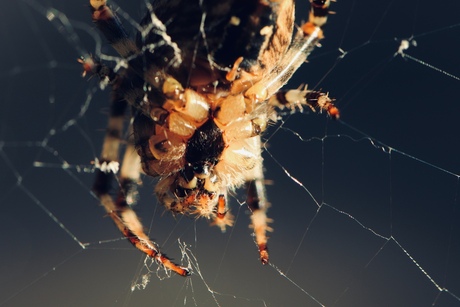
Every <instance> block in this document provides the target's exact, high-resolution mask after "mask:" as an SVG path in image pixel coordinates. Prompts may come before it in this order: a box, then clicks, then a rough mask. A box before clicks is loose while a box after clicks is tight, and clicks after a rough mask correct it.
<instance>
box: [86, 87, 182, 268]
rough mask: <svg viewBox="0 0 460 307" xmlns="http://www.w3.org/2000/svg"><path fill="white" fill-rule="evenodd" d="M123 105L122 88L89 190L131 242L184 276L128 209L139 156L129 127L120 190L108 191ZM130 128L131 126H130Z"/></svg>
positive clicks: (115, 93)
mask: <svg viewBox="0 0 460 307" xmlns="http://www.w3.org/2000/svg"><path fill="white" fill-rule="evenodd" d="M114 86H115V85H114ZM126 107H127V102H126V100H125V99H124V94H123V91H116V90H114V91H113V96H112V103H111V110H110V117H109V122H108V127H107V131H106V135H105V138H104V143H103V147H102V153H101V157H100V159H99V161H97V170H96V179H95V182H94V185H93V191H94V193H95V194H96V195H97V197H98V198H99V200H100V202H101V204H102V205H103V206H104V208H105V210H106V212H107V214H108V215H109V216H110V217H111V218H112V220H113V221H114V222H115V225H116V226H117V227H118V229H119V230H120V231H121V232H122V233H123V235H124V236H125V237H126V238H127V239H128V240H129V241H130V242H131V244H133V245H134V246H135V247H136V248H137V249H139V250H140V251H142V252H144V253H145V254H147V255H148V256H149V257H151V258H153V259H155V260H156V261H158V262H159V263H161V264H163V266H165V267H166V268H168V269H170V270H172V271H174V272H176V273H177V274H179V275H181V276H187V275H189V274H190V272H189V270H188V269H186V268H184V267H180V266H178V265H176V264H174V263H172V262H171V261H170V260H169V259H168V258H167V257H166V256H165V255H163V254H161V252H160V251H159V250H158V248H157V247H156V246H155V245H154V243H153V242H152V241H151V240H150V239H149V238H148V236H147V235H146V234H145V232H144V229H143V228H144V227H143V226H142V223H141V222H140V220H139V218H138V216H137V215H136V213H135V212H134V210H133V209H132V208H131V205H133V204H135V202H136V200H137V186H138V183H139V177H140V157H139V156H138V155H137V153H136V149H135V146H134V141H133V137H132V135H133V134H132V130H130V135H131V138H130V139H129V140H128V145H127V147H126V151H125V155H124V158H123V165H122V168H121V172H120V178H119V184H120V190H119V193H118V196H117V198H116V200H114V199H113V198H112V196H111V195H110V194H109V193H110V191H111V181H112V179H113V177H114V174H115V173H116V172H117V171H118V162H117V161H118V159H119V154H118V152H119V148H120V144H121V137H122V131H123V125H124V113H125V110H126ZM130 129H132V128H131V125H130Z"/></svg>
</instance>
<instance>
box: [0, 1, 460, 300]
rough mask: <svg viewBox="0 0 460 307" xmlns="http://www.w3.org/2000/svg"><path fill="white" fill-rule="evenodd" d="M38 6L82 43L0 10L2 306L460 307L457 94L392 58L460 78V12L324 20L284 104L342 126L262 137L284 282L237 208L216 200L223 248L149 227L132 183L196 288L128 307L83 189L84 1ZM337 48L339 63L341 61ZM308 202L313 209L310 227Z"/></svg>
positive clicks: (137, 261)
mask: <svg viewBox="0 0 460 307" xmlns="http://www.w3.org/2000/svg"><path fill="white" fill-rule="evenodd" d="M299 2H302V3H299V12H302V13H303V16H299V17H298V20H299V22H300V19H302V18H304V19H305V16H306V14H305V12H306V11H307V8H306V7H307V5H306V2H307V1H299ZM304 2H305V3H304ZM391 2H392V3H391ZM35 3H36V4H40V5H43V6H44V7H46V8H50V7H54V8H56V9H58V10H59V11H61V12H63V13H65V14H66V15H67V16H68V18H69V19H70V24H71V25H72V26H73V27H74V28H75V31H76V33H77V35H78V38H79V41H80V42H79V43H76V42H75V41H74V42H72V43H69V41H68V39H67V38H68V37H67V36H64V35H62V34H61V33H59V31H58V29H57V28H56V27H55V26H54V25H53V24H52V23H50V22H49V21H48V20H47V19H46V18H45V16H44V14H43V13H40V12H38V11H37V10H35V9H33V8H32V7H31V6H29V5H26V4H25V3H24V2H22V1H1V2H0V37H1V43H0V45H1V46H2V47H1V48H0V55H1V56H0V103H1V111H0V305H2V306H183V305H185V306H195V305H197V306H216V305H218V304H220V306H318V305H319V304H318V303H317V302H315V300H313V299H312V298H311V297H310V295H311V296H312V297H314V298H315V299H316V300H317V301H318V302H320V303H322V304H324V305H326V306H431V305H432V304H434V305H435V306H460V299H459V297H460V225H459V221H460V208H459V206H460V204H459V203H460V200H459V196H458V191H459V181H458V175H457V174H459V171H460V162H459V157H460V140H459V132H460V129H459V125H458V115H459V111H460V100H459V93H460V81H459V80H458V79H457V78H453V77H449V76H447V75H445V74H442V73H441V72H439V71H435V70H433V69H430V68H428V67H427V66H424V65H422V64H419V63H416V62H414V61H412V60H405V59H403V58H401V57H400V56H396V57H394V56H393V55H394V53H395V52H396V51H397V49H398V46H399V42H400V39H402V38H409V37H411V36H414V38H415V40H416V41H417V44H418V46H417V47H411V48H410V49H409V50H408V51H407V53H408V54H410V55H411V56H413V57H416V58H418V59H421V60H422V61H425V62H426V63H428V64H429V65H432V66H435V67H439V68H440V69H443V70H446V71H448V72H449V73H451V74H453V75H454V76H460V67H459V64H460V2H458V1H455V0H451V1H442V4H438V2H434V1H428V0H420V1H364V0H356V1H348V0H340V1H339V2H338V3H334V4H333V9H334V10H335V11H337V14H336V15H334V16H331V18H330V22H329V24H328V25H327V27H326V28H325V30H324V31H325V35H326V39H325V40H324V41H323V42H322V44H323V47H322V48H321V49H319V50H316V51H315V52H314V54H313V56H312V57H311V58H310V63H308V64H306V65H304V66H303V67H302V68H301V69H300V70H299V72H298V73H297V74H296V75H295V77H294V78H293V79H292V80H291V82H290V84H289V87H291V88H295V87H297V86H298V85H299V84H301V83H308V84H309V85H310V86H317V87H318V88H322V89H324V90H325V91H330V93H331V96H334V97H336V98H337V105H338V106H339V108H340V109H341V110H342V121H340V122H332V121H330V120H328V119H326V117H325V116H324V115H316V114H295V115H293V116H290V117H288V118H286V119H285V124H284V128H287V129H278V130H277V128H276V127H272V128H271V130H270V131H269V132H268V133H267V135H266V137H267V138H269V142H268V145H267V148H268V151H269V152H265V155H264V157H265V165H266V177H267V179H270V180H273V185H271V186H269V187H268V196H269V199H270V202H271V204H272V207H271V208H270V210H269V215H270V217H272V218H273V219H274V223H273V227H274V229H275V231H274V232H273V233H272V234H271V238H270V241H269V244H270V245H269V247H270V252H271V260H272V263H273V265H274V266H276V267H278V268H279V269H280V271H282V272H284V273H285V274H286V276H287V277H288V278H289V280H291V281H289V280H288V278H285V277H283V276H282V275H281V274H280V273H279V272H278V271H277V270H276V269H275V268H274V267H263V266H261V265H260V264H259V262H258V259H257V252H256V247H255V245H254V243H253V241H252V237H251V232H250V230H249V229H248V227H247V224H248V221H249V217H248V214H247V210H246V208H245V206H244V205H243V206H239V205H238V202H237V200H236V199H238V200H239V201H240V202H241V201H243V200H244V195H243V194H242V193H240V194H238V195H237V196H236V197H235V199H232V200H231V201H232V205H233V206H232V207H233V213H234V214H235V215H236V216H237V222H236V225H235V227H233V228H232V229H231V231H228V232H227V233H225V234H221V233H220V231H219V230H218V229H216V228H215V227H213V228H211V227H209V226H208V223H207V222H206V221H204V220H198V221H195V220H193V219H188V218H180V217H178V218H177V219H175V218H174V217H172V216H171V215H170V214H168V213H166V214H164V213H163V209H162V208H161V207H160V206H158V204H157V203H156V200H155V198H154V196H153V195H152V194H153V193H152V191H153V188H152V187H153V184H154V181H153V180H152V179H149V178H145V179H144V188H143V189H142V198H141V202H140V205H139V206H138V207H137V210H138V212H139V214H140V215H141V216H142V219H143V222H144V224H145V226H146V227H149V229H150V232H151V236H152V237H153V238H154V239H155V241H156V242H158V243H159V244H160V246H161V247H162V251H164V252H166V253H167V254H168V255H170V256H171V257H173V258H175V259H176V260H177V261H180V255H181V253H180V250H179V246H178V243H177V240H178V239H180V240H181V241H182V242H185V243H187V244H188V245H191V247H190V248H191V251H192V252H193V254H194V255H195V256H196V258H197V261H198V262H197V263H198V265H199V268H200V271H199V272H200V273H201V275H200V274H198V272H197V270H195V274H194V275H193V276H192V277H190V278H188V279H184V278H181V277H178V276H172V277H171V278H166V279H163V280H160V279H159V278H157V277H156V275H155V272H153V274H152V276H151V280H150V283H149V284H148V285H147V287H146V288H145V289H144V290H140V291H134V292H131V290H130V288H131V284H132V283H133V282H134V281H136V280H138V279H140V278H141V275H142V274H145V273H146V272H147V271H146V268H145V267H143V263H144V257H143V256H142V255H141V254H140V253H139V252H137V251H136V250H135V249H134V248H132V247H131V246H130V245H129V244H128V243H127V242H126V241H125V240H122V239H120V234H119V233H118V232H117V230H116V229H115V227H114V226H113V225H112V222H111V221H110V219H108V218H106V217H104V212H103V209H102V208H101V207H100V206H98V202H97V200H96V199H95V198H94V197H93V196H92V195H91V194H90V186H91V183H92V180H93V174H91V173H90V172H85V171H84V169H85V168H87V169H91V161H92V160H94V158H95V157H96V156H98V154H99V151H100V144H101V140H102V138H103V132H104V127H105V124H106V113H107V109H108V91H104V92H101V91H99V90H96V87H95V83H94V82H91V81H88V80H84V79H83V78H81V76H80V73H81V68H80V66H79V65H78V63H77V62H76V59H77V57H78V56H79V55H80V53H79V51H78V48H84V49H85V50H89V51H90V52H94V50H95V43H94V39H93V38H92V37H91V35H89V33H91V34H96V32H95V29H93V27H92V24H91V21H90V14H89V11H88V8H87V7H86V1H85V0H82V1H76V0H73V1H58V0H48V1H45V0H36V2H35ZM118 4H119V5H120V6H121V7H123V8H124V9H126V11H127V12H129V14H130V16H132V17H133V18H134V19H135V20H139V19H140V17H141V16H142V14H143V12H144V9H143V7H144V6H143V1H122V0H121V1H119V2H118ZM127 26H128V28H129V25H127ZM96 35H97V34H96ZM96 37H97V36H96ZM102 48H103V51H104V52H106V53H109V52H110V48H108V46H106V45H104V46H103V47H102ZM338 48H342V49H343V50H345V51H348V53H347V54H346V55H345V56H344V57H343V58H342V59H341V60H339V59H338V57H339V56H340V53H339V51H338ZM331 68H332V69H331ZM329 71H330V73H328V72H329ZM95 90H96V91H95ZM82 107H85V108H86V107H87V109H84V112H83V113H82V114H84V115H83V116H81V117H79V116H78V114H79V112H81V110H82ZM72 119H75V120H76V122H75V123H74V124H73V125H70V126H69V127H68V128H65V129H63V127H65V124H66V123H68V121H69V120H72ZM53 129H54V130H53ZM356 129H357V130H359V131H363V133H364V134H362V133H359V132H357V130H356ZM53 131H56V132H55V133H51V132H53ZM292 131H295V132H296V133H298V134H299V135H300V136H301V137H302V138H303V141H302V140H301V139H300V138H299V137H297V136H296V134H295V133H293V132H292ZM366 136H371V137H372V138H374V140H375V141H372V142H371V139H369V138H367V137H366ZM379 142H382V143H384V144H387V145H388V146H391V148H393V150H390V149H389V148H388V147H384V148H382V147H380V145H379ZM402 153H405V154H402ZM270 154H271V155H270ZM37 161H38V162H43V163H48V164H46V165H45V166H44V167H36V166H34V165H36V163H35V164H34V162H37ZM63 161H66V162H67V163H68V165H69V166H70V167H69V168H68V169H64V168H63V167H62V166H60V165H62V162H63ZM423 161H426V162H423ZM283 168H284V169H285V170H286V171H287V172H289V173H290V174H291V175H292V176H293V177H295V178H296V179H297V180H298V181H299V182H301V183H302V184H303V186H300V185H298V184H297V183H296V182H295V181H294V180H291V179H290V178H289V177H288V176H287V175H286V173H285V172H284V169H283ZM307 190H308V191H309V192H310V193H311V194H312V195H313V197H314V198H315V199H316V200H317V201H318V202H319V203H322V202H324V203H325V204H327V205H324V206H323V207H322V208H321V209H320V210H319V211H318V210H317V209H318V207H317V205H316V204H315V202H314V200H313V199H312V197H310V195H309V193H308V192H307ZM43 208H46V210H49V212H51V213H52V215H53V216H55V217H56V218H57V219H58V220H59V223H62V224H63V225H64V226H65V227H66V229H68V230H69V231H70V232H71V233H72V234H73V235H75V236H76V238H77V239H78V240H79V241H80V242H84V243H89V245H88V246H87V249H82V247H81V246H80V245H79V244H78V243H77V242H76V240H73V239H72V237H71V236H70V235H69V234H68V233H66V232H65V231H64V230H63V228H61V227H60V225H59V223H57V222H55V221H53V219H52V217H50V216H49V214H48V213H47V212H46V211H45V210H43ZM389 238H391V239H389ZM409 255H410V256H409ZM149 267H150V268H151V269H152V270H154V271H155V270H156V266H155V265H150V266H149ZM205 282H206V284H205ZM437 286H439V287H440V288H446V289H448V291H450V293H449V292H448V291H440V290H439V289H438V288H437ZM207 287H209V288H210V289H212V290H213V291H215V293H214V294H212V293H211V292H210V291H208V289H207ZM213 296H214V297H215V300H214V298H213ZM217 302H218V304H217Z"/></svg>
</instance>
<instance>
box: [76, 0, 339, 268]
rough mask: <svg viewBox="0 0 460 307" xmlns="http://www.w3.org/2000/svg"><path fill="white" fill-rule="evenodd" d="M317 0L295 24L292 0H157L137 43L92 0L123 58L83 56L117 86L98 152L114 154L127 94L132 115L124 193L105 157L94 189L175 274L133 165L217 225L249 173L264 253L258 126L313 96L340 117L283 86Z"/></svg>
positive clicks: (314, 27)
mask: <svg viewBox="0 0 460 307" xmlns="http://www.w3.org/2000/svg"><path fill="white" fill-rule="evenodd" d="M311 2H312V7H313V8H312V13H311V14H310V21H309V22H308V23H306V24H305V25H304V26H303V27H302V31H298V33H296V34H295V35H293V32H294V3H293V1H292V0H285V1H268V0H233V1H231V0H227V1H211V0H208V1H202V2H201V4H200V5H199V4H198V3H195V2H193V4H191V3H188V2H187V3H185V2H183V1H178V0H176V1H165V0H163V1H153V3H152V4H151V5H149V6H148V8H149V12H148V14H147V15H146V16H145V17H144V18H143V20H142V21H141V23H140V25H139V31H138V34H137V38H136V42H135V43H134V42H133V41H131V40H130V39H129V38H128V37H127V35H126V33H125V31H124V29H123V28H122V26H121V24H120V22H119V21H118V19H117V18H116V16H115V15H114V13H113V12H112V11H111V10H110V9H109V7H108V6H107V5H106V1H105V0H91V1H90V3H91V8H92V12H93V20H94V22H95V23H96V25H97V26H98V28H99V29H100V30H101V31H102V32H103V33H104V35H105V37H106V38H107V39H108V40H109V42H110V43H111V44H112V46H113V47H114V48H115V49H116V50H117V52H118V53H119V54H120V55H121V56H122V57H123V58H124V59H125V60H126V65H125V67H126V68H124V69H123V70H121V71H119V72H116V73H115V72H114V71H112V70H111V69H109V68H107V67H106V66H105V65H102V64H100V63H98V62H95V61H93V60H92V59H90V58H88V59H84V60H82V61H81V62H82V63H84V67H85V72H90V73H93V74H97V75H98V76H99V77H100V78H101V80H103V81H105V82H108V83H110V84H111V85H112V88H113V95H112V108H111V110H112V112H111V117H110V119H109V124H108V131H107V135H106V138H105V141H104V146H103V150H102V155H101V160H102V161H103V163H105V164H107V163H111V162H113V161H117V160H118V150H119V145H120V137H121V135H122V133H121V132H122V129H123V116H124V111H125V108H126V106H127V104H129V105H131V106H132V110H133V118H134V120H133V122H132V127H131V129H132V131H133V134H132V135H133V137H132V139H131V140H130V143H129V144H128V148H127V149H126V153H125V158H124V161H123V164H122V169H121V174H120V178H121V180H120V182H121V191H120V193H119V196H118V198H117V199H116V200H115V201H114V200H113V199H112V198H111V197H110V196H109V193H108V192H109V189H110V184H109V182H110V180H109V179H110V176H111V174H110V172H109V171H107V168H100V170H99V171H98V174H97V178H96V182H95V186H94V190H95V192H96V194H97V195H98V197H99V198H100V200H101V202H102V203H103V205H104V207H105V209H106V210H107V212H108V213H109V215H110V216H111V217H112V218H113V219H114V221H115V223H116V224H117V226H118V227H119V228H120V230H121V231H122V232H123V234H124V235H125V236H126V237H127V238H128V239H129V240H130V241H131V243H133V244H134V245H135V246H136V247H138V248H139V249H140V250H142V251H144V252H145V253H147V254H148V255H150V256H151V257H153V258H155V259H157V260H158V261H160V262H161V263H163V264H164V265H165V266H166V267H167V268H169V269H172V270H174V271H175V272H177V273H178V274H180V275H187V274H188V270H187V269H185V268H182V267H179V266H177V265H175V264H173V263H171V262H170V261H169V260H168V259H167V258H166V257H165V256H163V255H162V254H161V253H160V252H159V251H158V249H157V248H156V246H155V245H154V244H153V243H152V242H151V241H150V240H149V238H148V237H147V236H146V235H145V233H144V231H143V229H142V228H143V227H142V225H141V223H140V222H139V220H138V218H137V216H136V215H135V213H134V211H133V210H132V209H131V205H132V204H133V203H134V202H135V201H136V187H137V183H138V182H139V166H138V165H139V164H140V165H141V167H142V170H143V172H144V173H145V174H147V175H150V176H154V177H156V176H159V177H160V179H159V182H158V184H157V186H156V187H155V193H156V195H157V197H158V199H159V201H160V202H161V204H162V205H164V206H165V208H166V209H168V210H170V211H172V212H174V213H179V214H188V215H197V216H204V217H206V218H208V219H212V220H213V224H215V225H217V226H218V227H220V228H221V229H222V231H224V230H225V228H226V226H231V225H232V224H233V220H232V216H231V214H230V213H229V212H228V211H229V209H228V205H227V192H228V191H229V190H233V189H235V188H238V187H240V186H242V185H243V184H245V185H246V188H247V191H248V198H247V205H248V207H249V209H250V210H251V211H252V225H251V227H252V228H254V233H255V236H256V242H257V245H258V247H259V252H260V259H261V261H262V263H264V264H265V263H267V262H268V252H267V246H266V242H267V237H266V231H267V230H270V228H269V227H268V226H267V223H268V222H269V219H268V218H267V217H266V210H267V207H268V203H267V201H266V198H265V190H264V184H263V181H264V179H263V172H262V158H261V144H260V134H261V133H262V132H263V131H264V130H265V128H266V127H267V125H268V124H269V121H276V120H277V113H276V108H283V107H289V108H292V109H294V108H295V107H300V108H301V107H302V106H303V105H308V106H309V107H311V108H312V109H320V110H326V111H327V112H328V113H329V114H330V115H331V116H332V117H338V111H337V109H336V108H335V107H334V105H333V104H332V102H331V100H330V99H329V98H328V97H327V95H325V94H323V93H319V92H315V91H307V90H306V89H304V90H300V89H298V90H291V91H287V92H279V89H280V87H281V86H282V85H284V84H285V83H286V82H287V80H289V78H290V77H291V75H292V74H293V73H294V72H295V70H296V69H297V68H298V67H299V66H300V65H301V64H302V63H303V62H304V61H305V59H306V57H307V55H308V54H309V53H310V52H311V50H312V49H313V48H314V46H315V45H316V44H317V42H318V41H319V39H320V38H321V37H322V32H321V30H320V28H319V26H321V25H322V24H323V23H324V22H325V18H326V16H327V9H328V5H329V2H328V1H324V0H312V1H311ZM274 94H276V95H274ZM134 151H135V152H137V155H135V154H133V152H134Z"/></svg>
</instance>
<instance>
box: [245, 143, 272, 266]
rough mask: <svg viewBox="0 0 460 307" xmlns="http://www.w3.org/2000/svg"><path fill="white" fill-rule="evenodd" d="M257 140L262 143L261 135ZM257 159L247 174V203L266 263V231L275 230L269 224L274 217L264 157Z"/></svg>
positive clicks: (267, 258) (267, 257) (267, 256)
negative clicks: (271, 216)
mask: <svg viewBox="0 0 460 307" xmlns="http://www.w3.org/2000/svg"><path fill="white" fill-rule="evenodd" d="M257 140H258V142H259V143H260V137H257ZM257 161H258V162H257V163H256V165H255V167H254V168H253V169H252V170H251V171H250V173H249V174H248V176H246V178H247V180H246V182H245V188H246V190H247V193H248V195H247V198H246V203H247V205H248V207H249V210H251V213H252V214H251V225H250V227H251V228H252V229H254V235H255V240H256V243H257V246H258V248H259V258H260V261H261V262H262V264H264V265H265V264H268V262H269V255H268V248H267V240H268V238H267V235H266V233H267V231H273V229H272V228H271V227H269V226H268V223H270V222H272V219H270V218H268V217H267V209H268V207H269V203H268V201H267V196H266V192H265V185H264V182H265V180H264V174H263V169H262V159H259V160H257Z"/></svg>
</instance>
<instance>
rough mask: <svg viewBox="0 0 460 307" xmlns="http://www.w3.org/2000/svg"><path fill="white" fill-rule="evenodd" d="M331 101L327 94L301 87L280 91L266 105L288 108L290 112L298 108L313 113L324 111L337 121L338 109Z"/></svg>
mask: <svg viewBox="0 0 460 307" xmlns="http://www.w3.org/2000/svg"><path fill="white" fill-rule="evenodd" d="M333 101H334V100H333V99H331V98H329V96H328V94H327V93H322V92H320V91H313V90H307V87H304V89H302V86H301V87H299V88H298V89H293V90H280V91H278V92H277V93H276V94H275V95H273V96H272V97H270V99H269V100H268V103H269V104H270V105H272V106H274V107H276V108H278V109H284V108H288V109H291V111H292V112H294V111H295V110H296V108H298V109H299V110H300V111H302V110H303V106H308V107H309V108H310V109H311V110H312V111H313V112H316V110H319V111H320V112H322V111H326V112H327V114H328V115H329V116H330V117H331V118H333V119H339V117H340V112H339V109H338V108H337V107H336V106H335V105H334V103H333Z"/></svg>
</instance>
